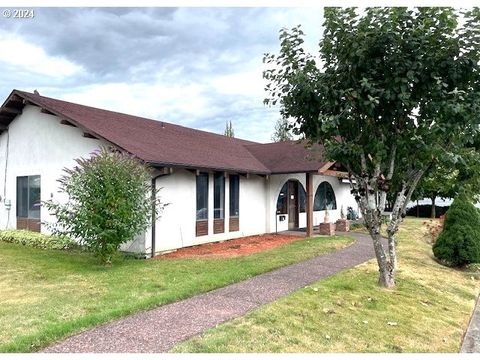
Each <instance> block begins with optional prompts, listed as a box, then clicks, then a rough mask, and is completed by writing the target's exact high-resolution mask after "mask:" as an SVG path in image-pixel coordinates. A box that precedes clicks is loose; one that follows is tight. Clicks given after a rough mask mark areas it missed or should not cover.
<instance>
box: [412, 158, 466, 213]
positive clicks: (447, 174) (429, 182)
mask: <svg viewBox="0 0 480 360" xmlns="http://www.w3.org/2000/svg"><path fill="white" fill-rule="evenodd" d="M451 170H452V169H450V171H449V170H448V169H447V168H446V167H445V166H442V164H438V163H437V164H435V165H432V166H431V168H430V170H429V172H427V173H426V174H425V175H424V176H423V178H422V179H421V180H420V182H419V184H418V186H417V188H416V189H415V191H414V192H413V194H412V199H423V198H429V199H430V201H431V202H432V208H431V211H430V217H431V218H432V219H435V217H436V210H435V206H436V204H435V203H436V199H437V198H438V197H442V198H452V197H454V196H455V190H454V187H455V181H456V179H457V171H456V170H453V171H451Z"/></svg>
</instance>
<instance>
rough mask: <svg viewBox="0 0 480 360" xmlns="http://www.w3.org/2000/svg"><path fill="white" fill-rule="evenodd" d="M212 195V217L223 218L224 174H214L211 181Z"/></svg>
mask: <svg viewBox="0 0 480 360" xmlns="http://www.w3.org/2000/svg"><path fill="white" fill-rule="evenodd" d="M213 188H214V195H213V203H214V206H215V207H214V210H213V218H214V219H224V218H225V176H223V174H215V177H214V181H213Z"/></svg>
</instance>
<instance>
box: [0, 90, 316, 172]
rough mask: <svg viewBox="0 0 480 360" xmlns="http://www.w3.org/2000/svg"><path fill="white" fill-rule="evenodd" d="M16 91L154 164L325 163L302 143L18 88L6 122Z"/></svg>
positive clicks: (292, 167)
mask: <svg viewBox="0 0 480 360" xmlns="http://www.w3.org/2000/svg"><path fill="white" fill-rule="evenodd" d="M18 97H20V98H23V99H25V100H27V101H29V102H31V103H34V104H36V105H38V106H40V107H42V108H43V109H46V110H48V111H49V112H51V113H53V114H55V115H57V116H59V117H60V118H62V119H65V120H67V121H69V122H71V123H73V124H74V125H76V126H78V127H80V128H82V129H83V130H84V131H86V132H88V133H90V134H92V135H94V136H96V137H99V138H102V139H104V140H107V141H108V142H110V143H112V144H114V145H116V146H118V147H120V148H122V149H124V150H126V151H128V152H130V153H132V154H134V155H136V156H138V157H139V158H141V159H143V160H145V161H147V162H149V163H152V164H154V165H163V166H178V167H187V168H200V169H201V168H205V169H214V170H223V171H228V170H230V171H236V172H250V173H257V174H270V173H280V172H290V173H291V172H300V171H317V170H318V169H319V168H320V167H321V166H322V165H323V162H322V161H320V160H319V159H316V160H314V161H309V160H308V158H312V156H311V153H310V152H309V151H308V150H306V149H305V148H304V146H303V145H302V144H295V143H290V142H287V143H274V144H259V143H255V142H251V141H246V140H241V139H237V138H230V137H226V136H223V135H218V134H214V133H210V132H206V131H201V130H195V129H191V128H187V127H184V126H179V125H174V124H170V123H165V122H160V121H156V120H151V119H146V118H142V117H138V116H133V115H127V114H122V113H117V112H113V111H108V110H102V109H98V108H94V107H90V106H84V105H79V104H74V103H71V102H67V101H62V100H57V99H53V98H49V97H45V96H41V95H38V94H32V93H28V92H24V91H18V90H14V91H13V92H12V93H11V94H10V96H9V99H7V101H5V103H4V104H3V105H2V108H1V109H0V122H3V124H5V125H8V123H9V122H10V121H12V120H13V118H14V116H13V115H12V116H10V117H8V116H9V115H8V114H7V112H6V111H7V110H8V109H7V107H9V108H10V107H11V106H10V105H11V104H18V101H19V100H18ZM0 125H1V124H0ZM0 132H1V128H0Z"/></svg>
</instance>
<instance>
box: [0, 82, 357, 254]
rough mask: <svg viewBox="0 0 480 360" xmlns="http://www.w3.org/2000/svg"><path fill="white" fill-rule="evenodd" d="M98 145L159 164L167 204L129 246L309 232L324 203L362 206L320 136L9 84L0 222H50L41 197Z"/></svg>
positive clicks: (149, 250)
mask: <svg viewBox="0 0 480 360" xmlns="http://www.w3.org/2000/svg"><path fill="white" fill-rule="evenodd" d="M101 145H113V146H115V147H117V148H119V149H122V150H125V151H127V152H129V153H131V154H134V155H136V156H137V157H139V158H140V159H143V160H144V161H146V162H147V163H149V164H150V165H151V166H152V167H153V168H155V173H154V174H153V177H152V184H154V185H155V187H156V188H157V189H158V188H161V191H160V196H161V199H162V202H164V203H169V204H170V205H169V206H168V207H166V209H165V211H164V212H163V214H162V217H161V218H160V219H159V220H158V221H156V222H155V223H154V224H152V226H151V227H150V229H149V230H148V231H147V232H146V233H145V234H141V235H139V236H138V237H137V238H136V239H135V240H134V241H132V243H131V244H129V245H128V246H127V247H126V250H131V251H135V252H144V253H145V254H147V255H151V254H155V253H159V252H163V251H168V250H173V249H177V248H181V247H185V246H191V245H197V244H201V243H207V242H213V241H220V240H226V239H232V238H237V237H242V236H247V235H254V234H262V233H270V232H275V231H283V230H287V229H297V228H304V227H306V228H307V231H308V232H309V233H311V231H312V227H313V225H317V224H318V223H320V222H322V221H323V218H324V211H325V209H329V214H330V219H331V221H335V220H336V219H337V218H338V217H339V214H340V207H341V206H343V208H344V210H345V211H346V209H347V207H348V206H352V207H354V208H355V209H356V208H357V206H356V203H355V199H354V198H353V197H352V195H351V194H350V187H349V184H348V182H347V181H346V180H345V179H344V176H345V173H343V172H342V171H341V169H340V168H336V166H337V165H336V164H335V163H332V162H326V161H324V160H323V159H322V148H321V147H319V146H318V147H315V148H314V149H312V150H307V149H305V147H304V146H303V145H302V144H299V143H295V142H280V143H272V144H259V143H255V142H251V141H246V140H241V139H236V138H231V137H226V136H223V135H218V134H213V133H209V132H205V131H199V130H194V129H190V128H187V127H183V126H178V125H174V124H170V123H164V122H160V121H155V120H150V119H145V118H141V117H137V116H132V115H126V114H121V113H117V112H112V111H107V110H102V109H97V108H93V107H89V106H83V105H78V104H74V103H70V102H65V101H61V100H56V99H52V98H48V97H45V96H41V95H39V94H32V93H28V92H23V91H18V90H13V91H12V93H11V94H10V95H9V96H8V98H7V99H6V101H5V102H4V103H3V105H2V107H1V108H0V185H1V189H0V229H5V228H17V229H29V230H33V231H42V232H45V231H46V229H45V226H44V225H43V223H45V222H50V221H54V220H55V219H54V218H52V217H51V215H49V214H48V212H47V211H46V210H45V209H42V208H41V207H40V206H39V205H38V204H39V202H40V200H41V201H45V200H48V199H51V198H54V199H56V200H59V201H62V200H65V199H64V198H63V199H62V196H64V194H61V193H59V192H58V186H57V185H58V183H57V181H56V180H57V179H58V178H59V177H60V176H61V174H62V169H63V168H65V167H67V168H68V167H72V166H73V165H74V159H76V158H79V157H89V156H90V153H92V152H93V151H95V150H96V149H98V148H99V147H100V146H101ZM309 195H310V199H311V201H310V202H309V201H308V198H309ZM310 203H311V205H310V206H309V204H310ZM309 208H310V209H309Z"/></svg>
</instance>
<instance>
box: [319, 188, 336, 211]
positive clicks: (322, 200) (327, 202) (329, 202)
mask: <svg viewBox="0 0 480 360" xmlns="http://www.w3.org/2000/svg"><path fill="white" fill-rule="evenodd" d="M336 208H337V201H336V200H335V192H334V191H333V189H332V185H330V184H329V183H328V182H326V181H324V182H322V183H321V184H320V185H319V186H318V188H317V192H316V193H315V200H314V202H313V210H314V211H321V210H335V209H336Z"/></svg>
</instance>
